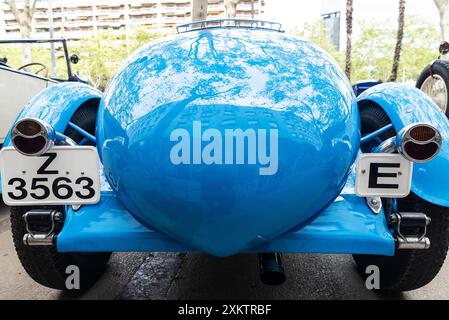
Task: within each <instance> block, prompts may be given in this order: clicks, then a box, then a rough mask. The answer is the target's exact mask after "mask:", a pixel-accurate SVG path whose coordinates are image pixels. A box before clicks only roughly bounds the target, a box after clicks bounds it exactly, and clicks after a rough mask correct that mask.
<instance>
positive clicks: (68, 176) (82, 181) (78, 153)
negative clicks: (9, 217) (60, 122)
mask: <svg viewBox="0 0 449 320" xmlns="http://www.w3.org/2000/svg"><path fill="white" fill-rule="evenodd" d="M0 166H1V179H2V196H3V201H4V202H5V203H6V204H7V205H9V206H28V205H82V204H95V203H97V202H98V201H100V173H99V172H100V167H99V166H100V164H99V160H98V153H97V149H96V148H95V147H89V146H57V147H54V148H52V149H50V150H49V151H48V152H47V153H45V154H43V155H42V156H38V157H29V156H24V155H22V154H20V153H19V152H17V151H16V150H15V149H14V148H12V147H7V148H3V149H2V150H1V151H0Z"/></svg>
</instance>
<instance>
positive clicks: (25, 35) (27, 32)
mask: <svg viewBox="0 0 449 320" xmlns="http://www.w3.org/2000/svg"><path fill="white" fill-rule="evenodd" d="M20 35H21V37H22V39H30V38H31V25H24V26H21V27H20ZM32 59H33V58H32V55H31V44H29V43H24V44H23V45H22V61H23V64H24V65H25V64H28V63H31V62H32Z"/></svg>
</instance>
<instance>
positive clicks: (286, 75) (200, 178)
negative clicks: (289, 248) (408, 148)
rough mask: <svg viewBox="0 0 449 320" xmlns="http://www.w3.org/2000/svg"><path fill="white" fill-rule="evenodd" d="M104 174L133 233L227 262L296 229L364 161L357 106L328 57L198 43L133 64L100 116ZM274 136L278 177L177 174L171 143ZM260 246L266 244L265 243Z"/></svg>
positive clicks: (307, 49) (265, 38) (255, 42)
mask: <svg viewBox="0 0 449 320" xmlns="http://www.w3.org/2000/svg"><path fill="white" fill-rule="evenodd" d="M98 121H99V122H98V137H97V139H98V147H99V152H100V155H101V158H102V161H103V164H104V168H105V174H106V177H107V178H108V180H109V182H110V184H111V186H112V188H113V189H114V190H115V191H116V192H117V195H118V197H119V199H120V200H122V202H123V203H124V205H125V206H126V207H127V209H129V210H130V212H132V213H133V214H134V215H135V216H136V217H137V218H138V219H139V220H140V221H142V222H143V223H144V224H146V225H148V226H152V227H153V228H156V229H158V230H161V231H163V232H165V233H166V234H168V235H170V236H171V237H173V238H175V239H177V240H178V241H181V242H183V243H184V244H186V245H187V246H189V247H192V248H195V249H197V250H202V251H205V252H209V253H212V254H216V255H229V254H233V253H236V252H239V251H242V250H247V249H248V248H250V247H254V246H255V245H257V244H258V243H259V242H261V241H262V240H263V241H265V240H266V239H273V238H275V237H277V236H279V235H280V234H282V233H284V232H286V231H287V230H290V229H291V228H293V227H295V226H297V225H300V224H302V223H303V222H304V221H306V220H307V219H309V218H310V217H312V216H314V215H315V214H316V213H317V212H318V211H319V210H320V209H322V208H323V207H324V206H326V205H327V204H328V203H329V202H331V201H332V200H333V199H335V197H336V196H337V195H338V194H339V193H340V191H341V189H342V188H343V186H344V184H345V181H346V177H347V175H348V171H349V169H350V166H351V165H352V164H353V162H354V160H355V157H356V155H357V152H358V149H359V142H360V133H359V117H358V113H357V109H356V99H355V96H354V93H353V92H352V88H351V86H350V84H349V82H348V81H347V78H346V77H345V75H344V74H343V73H342V71H341V70H340V69H339V67H338V66H337V65H336V63H335V62H334V61H333V60H332V58H330V57H329V56H328V55H327V54H326V53H324V52H323V51H322V50H321V49H319V48H318V47H316V46H314V45H312V44H311V43H310V42H307V41H305V40H302V39H299V38H297V37H294V36H290V35H285V34H281V33H277V32H270V31H262V30H241V29H240V30H238V29H215V30H204V31H194V32H189V33H185V34H181V35H176V36H173V37H168V38H165V39H161V40H159V41H156V42H153V43H151V44H149V45H147V46H146V47H144V48H143V49H141V50H140V51H138V52H137V53H136V54H134V55H133V56H131V57H130V58H129V59H128V61H127V62H126V63H125V65H124V66H123V67H122V68H121V69H120V71H119V72H118V73H117V75H116V76H115V77H114V78H113V80H112V82H111V84H110V86H109V87H108V88H107V90H106V92H105V95H104V99H103V100H102V102H101V105H100V112H99V117H98ZM194 121H200V122H201V123H202V126H203V127H204V129H205V130H206V129H210V128H212V129H217V130H218V131H220V132H221V133H222V134H223V133H224V131H225V130H226V129H242V130H247V129H254V130H259V129H277V130H278V133H279V146H278V147H279V150H278V157H279V159H278V160H279V161H278V166H279V168H278V171H277V174H276V175H273V176H260V175H259V170H258V169H259V168H258V167H255V166H250V165H247V164H243V165H230V166H215V165H206V164H201V165H191V166H176V165H173V164H172V162H171V161H170V149H171V147H172V146H173V144H172V143H170V134H171V132H173V130H175V129H185V130H187V131H188V132H190V133H192V124H193V122H194ZM261 239H262V240H261Z"/></svg>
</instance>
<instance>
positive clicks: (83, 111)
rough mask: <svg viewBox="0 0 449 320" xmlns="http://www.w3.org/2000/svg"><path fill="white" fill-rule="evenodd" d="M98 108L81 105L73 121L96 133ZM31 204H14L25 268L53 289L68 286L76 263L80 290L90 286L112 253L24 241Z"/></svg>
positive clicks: (15, 235)
mask: <svg viewBox="0 0 449 320" xmlns="http://www.w3.org/2000/svg"><path fill="white" fill-rule="evenodd" d="M96 110H97V109H96V108H90V107H89V108H88V107H82V108H80V109H78V110H77V111H76V112H75V114H74V116H73V117H72V119H71V121H72V122H73V123H75V124H76V125H78V126H81V127H82V128H83V129H85V130H87V131H88V132H90V133H93V134H95V121H96V114H97V113H96ZM66 134H67V135H68V136H69V137H70V138H72V139H73V140H75V141H77V142H79V141H80V140H81V139H82V137H81V136H80V135H79V134H78V133H76V132H74V131H73V130H71V129H67V131H66ZM52 208H55V209H58V210H60V211H61V210H63V208H62V207H57V208H56V207H52ZM31 209H32V208H30V207H12V208H11V230H12V235H13V241H14V245H15V248H16V252H17V255H18V257H19V260H20V262H21V264H22V266H23V268H24V269H25V271H26V272H27V273H28V274H29V275H30V277H31V278H33V279H34V280H35V281H36V282H38V283H40V284H42V285H44V286H46V287H49V288H53V289H58V290H67V288H66V284H65V281H66V278H67V276H68V274H66V268H67V266H70V265H75V266H77V267H78V268H79V270H80V290H86V289H88V288H90V287H91V286H92V285H93V284H94V283H95V282H96V281H97V280H98V279H99V278H100V277H101V275H102V274H103V273H104V270H105V269H106V266H107V263H108V261H109V258H110V256H111V253H110V252H106V253H86V254H83V253H59V252H57V251H56V248H55V247H46V246H39V247H30V246H26V245H24V243H23V236H24V234H25V233H27V231H26V227H25V222H24V220H23V215H24V214H25V213H26V212H27V211H29V210H31Z"/></svg>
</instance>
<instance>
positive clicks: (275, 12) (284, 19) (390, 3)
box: [265, 0, 439, 28]
mask: <svg viewBox="0 0 449 320" xmlns="http://www.w3.org/2000/svg"><path fill="white" fill-rule="evenodd" d="M265 1H266V6H267V8H266V12H267V14H266V18H267V19H270V20H275V21H279V22H281V23H283V24H284V26H285V27H286V28H290V27H295V26H299V27H300V26H302V25H303V24H304V23H305V22H314V21H316V20H317V19H319V17H320V14H321V13H322V7H323V5H324V6H326V5H327V6H335V7H338V6H339V5H340V6H342V7H343V8H344V5H345V2H346V1H344V0H265ZM397 14H398V0H354V19H356V20H357V19H363V20H367V19H383V18H393V19H396V17H397ZM406 14H407V15H416V16H419V17H421V18H423V19H424V20H426V21H429V22H433V23H434V24H435V25H436V26H438V25H439V24H438V23H439V15H438V11H437V9H436V7H435V4H434V2H433V0H407V8H406Z"/></svg>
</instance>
